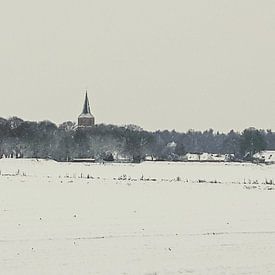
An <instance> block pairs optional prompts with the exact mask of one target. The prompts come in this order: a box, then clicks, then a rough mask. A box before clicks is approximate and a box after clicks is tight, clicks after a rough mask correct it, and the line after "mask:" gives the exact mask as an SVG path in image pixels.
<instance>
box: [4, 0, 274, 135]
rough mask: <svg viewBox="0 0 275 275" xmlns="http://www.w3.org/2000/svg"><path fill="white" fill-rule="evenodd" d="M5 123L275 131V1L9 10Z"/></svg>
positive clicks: (42, 4)
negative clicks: (91, 120)
mask: <svg viewBox="0 0 275 275" xmlns="http://www.w3.org/2000/svg"><path fill="white" fill-rule="evenodd" d="M1 4H2V5H1V10H0V35H1V38H0V39H1V40H0V75H1V78H0V95H1V98H0V116H2V117H5V118H7V117H9V116H14V115H16V116H19V117H22V118H23V119H27V120H45V119H49V120H52V121H54V122H56V123H60V122H62V121H67V120H74V121H76V119H77V116H78V115H79V114H80V112H81V109H82V104H83V101H84V93H85V89H86V88H88V93H89V97H90V104H91V108H92V112H93V113H94V115H95V117H96V121H97V123H112V124H119V125H121V124H137V125H140V126H141V127H143V128H145V129H149V130H156V129H176V130H179V131H185V130H188V129H191V128H192V129H199V130H204V129H208V128H214V129H215V130H220V131H228V130H230V129H232V128H234V129H237V130H241V129H243V128H245V127H249V126H255V127H259V128H265V129H266V128H271V129H273V130H275V54H274V52H275V1H274V0H262V1H259V0H227V1H226V0H192V1H191V0H189V1H186V0H169V1H168V0H165V1H164V0H135V1H131V0H115V1H114V0H108V1H107V0H98V1H93V0H86V1H84V0H78V1H76V0H75V1H69V0H54V1H53V0H47V1H39V0H24V1H22V0H10V1H2V3H1Z"/></svg>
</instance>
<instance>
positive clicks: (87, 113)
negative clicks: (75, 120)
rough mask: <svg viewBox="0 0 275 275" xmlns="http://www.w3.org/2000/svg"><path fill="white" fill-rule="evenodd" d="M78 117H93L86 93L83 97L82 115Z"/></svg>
mask: <svg viewBox="0 0 275 275" xmlns="http://www.w3.org/2000/svg"><path fill="white" fill-rule="evenodd" d="M79 117H93V115H92V114H91V109H90V103H89V99H88V94H87V92H86V95H85V101H84V105H83V110H82V113H81V115H80V116H79Z"/></svg>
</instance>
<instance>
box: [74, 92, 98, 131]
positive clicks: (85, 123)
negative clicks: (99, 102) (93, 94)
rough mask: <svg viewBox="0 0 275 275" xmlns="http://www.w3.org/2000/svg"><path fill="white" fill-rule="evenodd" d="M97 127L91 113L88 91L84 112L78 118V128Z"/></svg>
mask: <svg viewBox="0 0 275 275" xmlns="http://www.w3.org/2000/svg"><path fill="white" fill-rule="evenodd" d="M94 125H95V118H94V116H93V115H92V113H91V109H90V103H89V98H88V93H87V91H86V94H85V100H84V105H83V110H82V113H81V114H80V116H79V117H78V127H91V126H94Z"/></svg>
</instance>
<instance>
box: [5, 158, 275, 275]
mask: <svg viewBox="0 0 275 275" xmlns="http://www.w3.org/2000/svg"><path fill="white" fill-rule="evenodd" d="M273 182H275V165H270V166H259V165H252V164H238V163H234V164H207V163H203V164H199V163H166V162H163V163H142V164H137V165H131V164H105V165H103V164H79V163H77V164H70V163H56V162H54V161H36V160H10V159H2V160H0V274H4V275H6V274H27V275H28V274H47V275H48V274H108V275H115V274H130V275H131V274H146V275H161V274H209V275H215V274H275V185H273Z"/></svg>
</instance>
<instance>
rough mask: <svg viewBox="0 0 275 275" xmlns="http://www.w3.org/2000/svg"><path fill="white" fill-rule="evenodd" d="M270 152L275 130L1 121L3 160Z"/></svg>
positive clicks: (169, 157)
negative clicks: (149, 128) (182, 130)
mask: <svg viewBox="0 0 275 275" xmlns="http://www.w3.org/2000/svg"><path fill="white" fill-rule="evenodd" d="M264 149H269V150H275V133H273V132H272V131H271V130H258V129H255V128H248V129H245V130H244V131H242V132H236V131H234V130H231V131H230V132H228V133H219V132H215V131H214V130H213V129H209V130H206V131H195V130H189V131H187V132H185V133H180V132H177V131H175V130H173V131H168V130H164V131H155V132H149V131H145V130H143V129H142V128H140V127H138V126H135V125H126V126H115V125H105V124H99V125H96V126H94V127H91V128H78V127H77V126H76V124H75V123H74V122H71V121H67V122H64V123H62V124H60V125H56V124H54V123H53V122H50V121H40V122H34V121H24V120H22V119H20V118H18V117H12V118H9V119H4V118H0V157H3V156H13V157H25V158H50V159H54V160H57V161H70V160H73V159H75V158H95V159H96V160H113V159H116V158H125V159H128V160H133V161H137V162H138V161H140V160H141V159H143V158H144V157H145V156H146V155H150V156H154V157H155V158H156V159H159V160H178V159H179V157H181V156H183V155H184V154H186V153H187V152H193V153H202V152H207V153H215V154H234V156H235V158H236V159H238V160H243V159H248V160H249V159H251V157H252V156H253V154H255V153H256V152H259V151H261V150H264Z"/></svg>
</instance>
